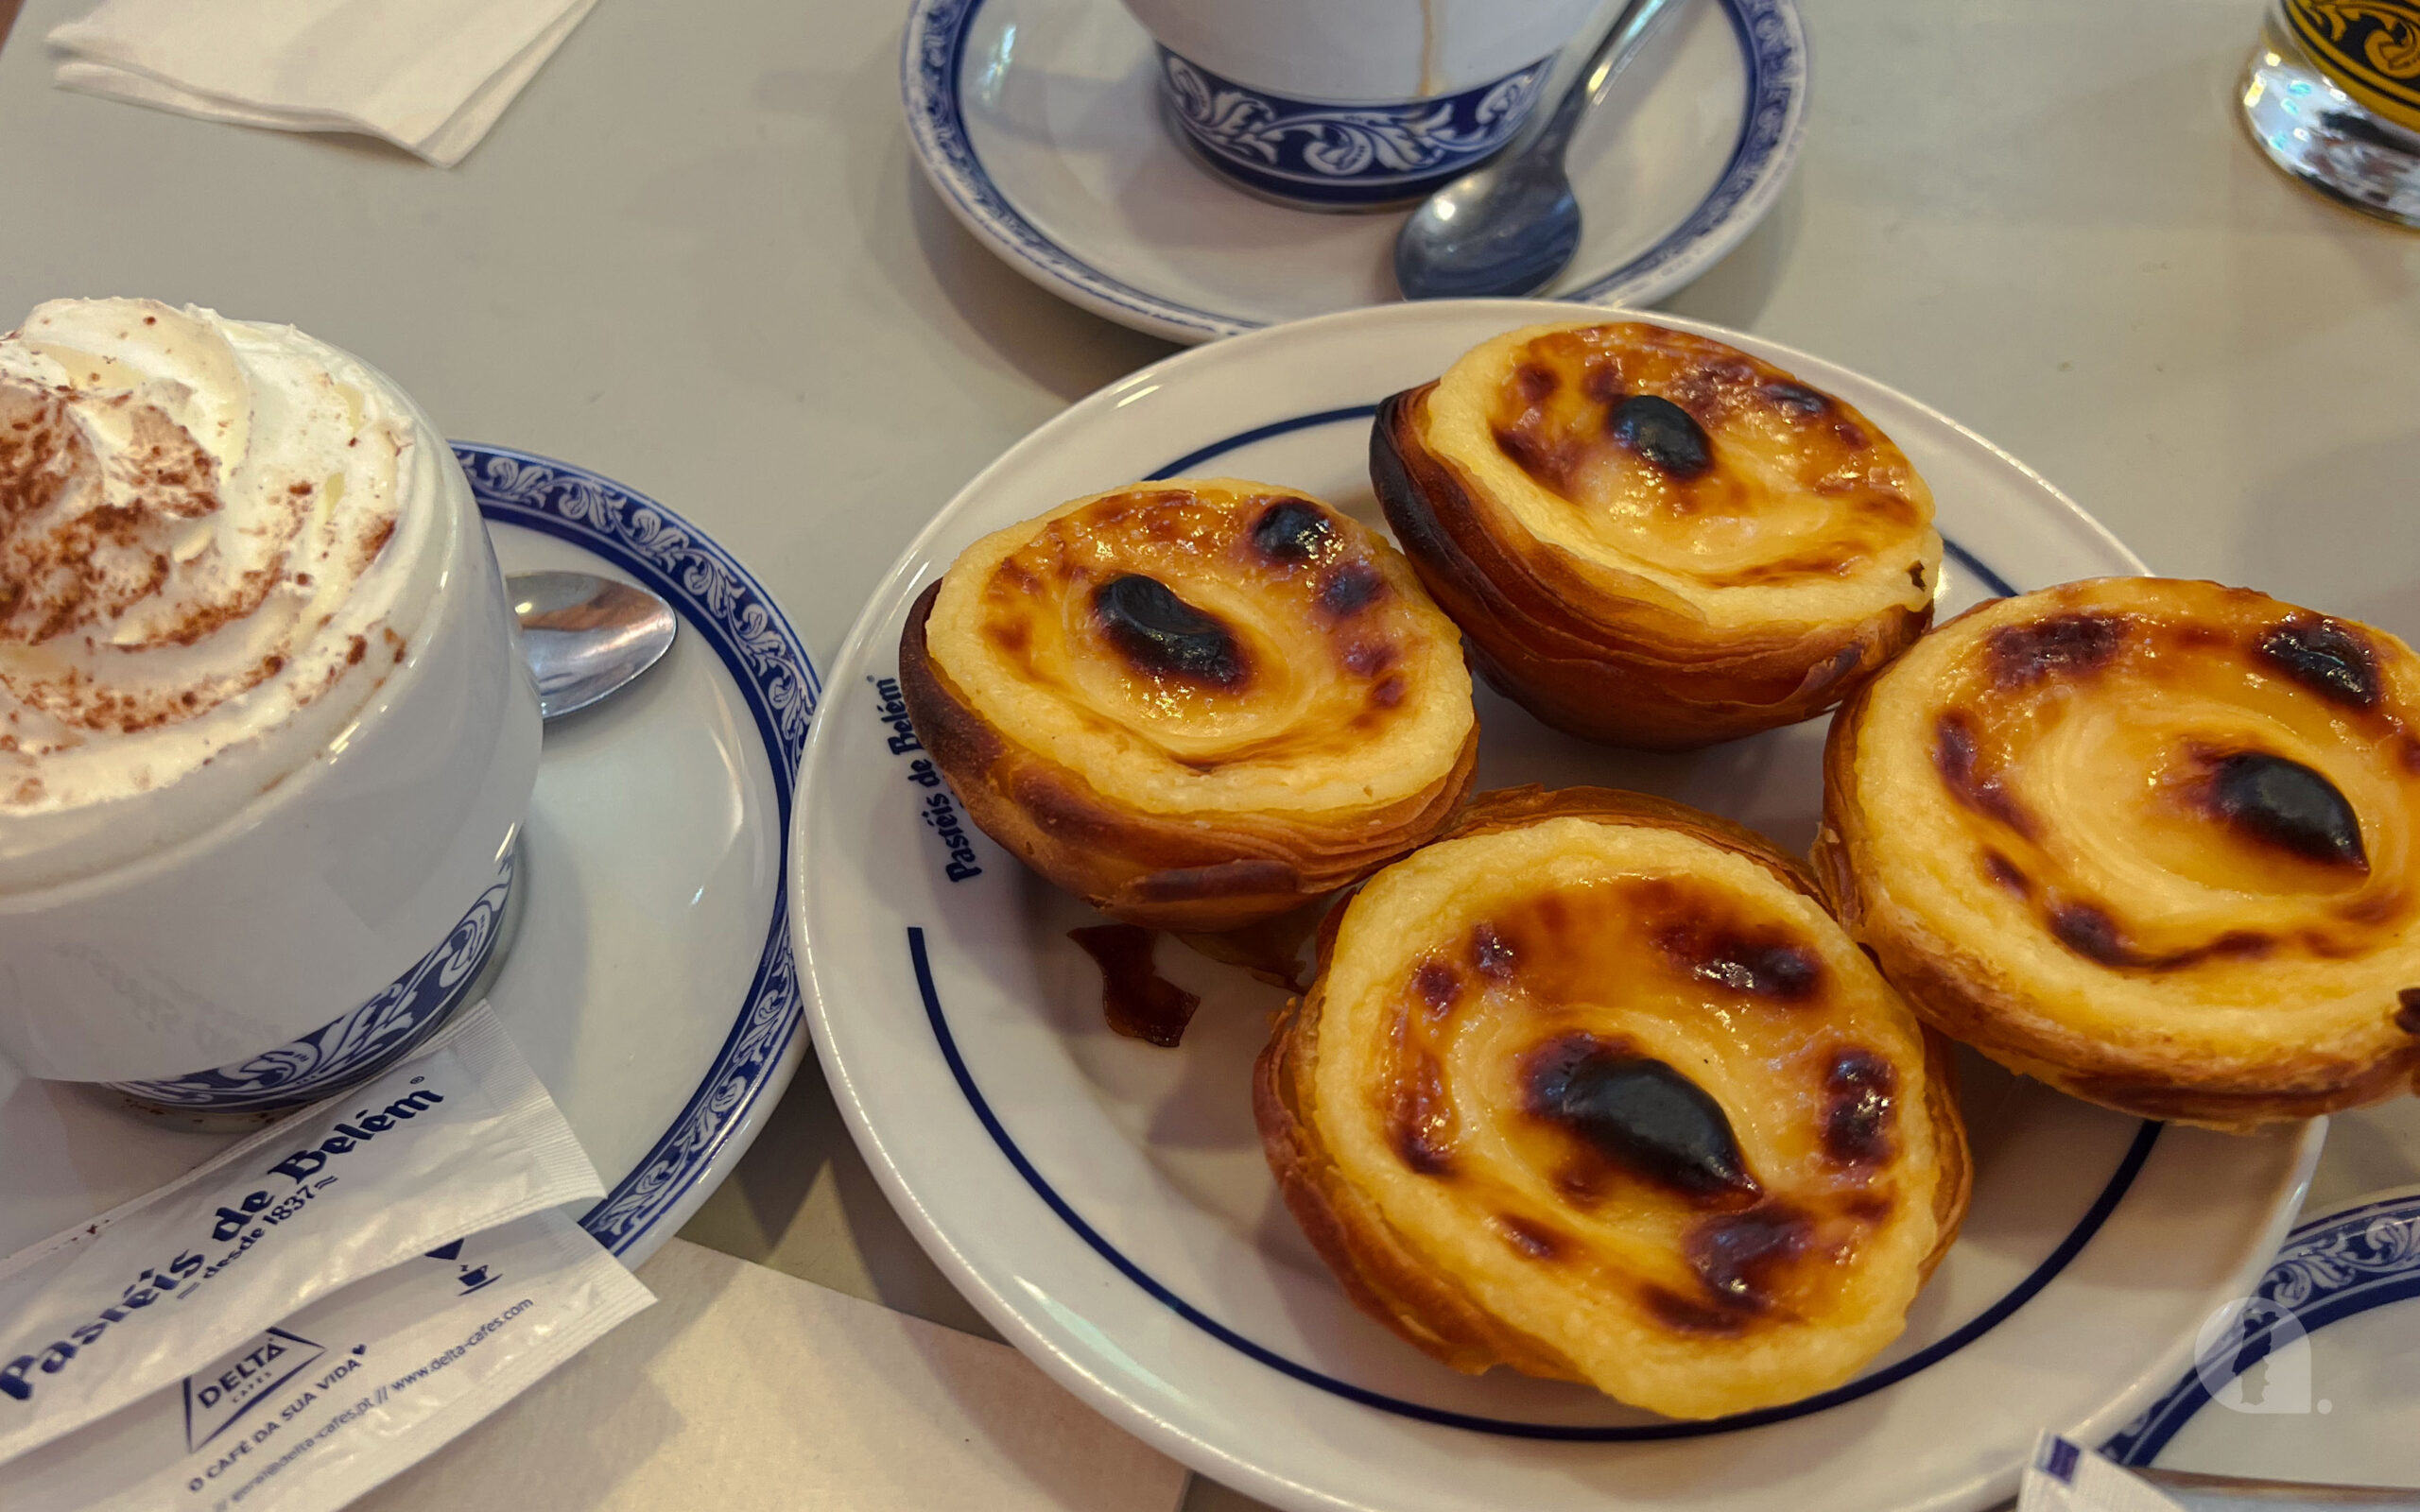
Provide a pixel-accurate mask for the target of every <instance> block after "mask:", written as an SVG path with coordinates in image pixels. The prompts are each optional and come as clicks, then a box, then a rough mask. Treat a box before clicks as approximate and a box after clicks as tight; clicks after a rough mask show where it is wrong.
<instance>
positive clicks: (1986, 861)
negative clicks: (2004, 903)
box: [1983, 851, 2033, 898]
mask: <svg viewBox="0 0 2420 1512" xmlns="http://www.w3.org/2000/svg"><path fill="white" fill-rule="evenodd" d="M1983 875H1984V876H1986V877H1989V878H1991V879H1992V881H1994V882H1996V883H1997V884H1998V885H2001V886H2003V887H2005V888H2007V889H2008V890H2009V891H2011V892H2013V893H2014V894H2016V895H2017V896H2018V897H2019V898H2031V897H2032V896H2033V879H2031V877H2028V876H2027V875H2026V874H2025V871H2024V868H2020V867H2019V866H2018V865H2017V864H2016V863H2015V862H2014V861H2011V860H2010V859H2009V858H2008V857H2006V856H2004V855H2002V854H2000V853H1999V852H1998V851H1984V852H1983Z"/></svg>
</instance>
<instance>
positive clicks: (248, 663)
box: [0, 300, 441, 869]
mask: <svg viewBox="0 0 2420 1512" xmlns="http://www.w3.org/2000/svg"><path fill="white" fill-rule="evenodd" d="M415 413H416V412H414V411H413V410H412V409H411V407H410V404H409V401H407V400H406V399H404V397H403V396H402V395H401V394H399V393H397V392H396V391H395V390H394V389H393V388H392V387H390V386H389V385H388V384H387V382H386V381H385V380H384V379H382V378H380V377H379V376H378V375H377V374H375V373H373V372H372V371H371V370H370V369H368V368H366V367H365V366H363V365H362V364H360V363H358V362H356V361H354V359H352V358H350V357H348V356H346V355H345V354H344V353H342V352H337V350H335V349H334V348H332V347H329V346H326V345H324V344H323V343H320V342H319V341H315V340H313V339H312V338H310V337H309V336H306V335H302V334H301V333H300V332H297V331H294V330H292V329H290V328H288V327H284V326H268V325H253V324H248V323H245V322H242V321H235V320H228V319H223V318H220V317H219V316H217V315H216V314H215V313H214V312H212V311H209V310H204V309H199V308H190V307H189V308H186V309H183V310H178V309H175V308H172V307H170V306H168V305H165V304H161V303H158V302H155V301H148V300H93V301H53V302H51V303H47V304H43V305H41V306H39V307H38V308H36V309H35V310H34V311H33V312H32V313H31V314H30V315H28V316H27V317H26V320H25V322H24V324H23V325H22V326H21V327H20V328H19V329H18V330H17V331H15V332H13V333H11V334H9V335H7V336H5V337H0V866H5V865H6V864H7V863H9V862H11V861H13V860H18V859H23V858H24V857H25V856H26V853H27V852H28V851H30V850H34V849H50V848H51V846H52V843H53V842H56V841H57V840H60V839H62V838H66V835H64V834H62V833H61V831H62V828H64V829H67V830H72V831H74V832H76V833H78V834H79V835H81V836H83V837H84V838H90V837H91V835H92V834H93V833H94V832H95V824H96V823H97V822H99V821H100V820H101V817H102V816H100V815H99V814H96V813H92V812H89V811H95V810H96V809H109V810H112V811H122V809H123V806H124V804H125V800H129V799H136V798H138V797H140V796H142V795H147V794H160V793H163V792H164V791H165V790H168V789H171V788H175V787H178V786H180V785H181V784H183V785H191V784H192V783H193V782H195V780H196V778H197V774H199V773H200V772H201V771H202V769H203V768H204V767H206V766H211V765H214V764H224V765H233V766H235V767H238V768H241V769H242V770H241V772H240V774H239V775H238V776H231V777H230V778H229V779H227V780H225V781H220V782H205V783H202V784H201V785H202V786H205V787H220V788H225V789H227V790H228V794H229V795H232V796H236V797H241V796H248V795H250V794H255V793H258V792H259V791H261V790H263V789H264V788H265V787H266V786H269V785H273V784H274V783H275V782H277V781H279V780H280V779H282V777H283V776H284V775H285V772H287V771H288V770H290V769H291V768H292V767H293V766H294V765H298V764H299V763H300V762H301V761H302V760H307V759H308V757H309V756H310V755H311V754H312V753H313V752H314V751H316V749H317V748H318V747H319V746H320V745H321V744H324V742H325V740H326V739H327V737H328V736H330V735H331V734H333V733H334V732H335V731H336V730H338V729H340V728H341V726H342V724H343V723H344V722H345V721H346V720H347V719H349V718H350V717H351V716H352V715H353V714H354V713H356V712H357V711H358V710H359V709H360V707H361V705H362V704H363V702H364V701H365V700H366V699H367V698H368V697H369V696H370V694H371V693H372V692H373V691H374V690H375V688H376V687H377V685H378V684H379V682H380V681H382V680H383V679H385V678H386V677H387V676H388V675H389V673H390V672H391V671H392V669H393V668H394V666H395V665H396V663H397V662H400V661H402V660H403V658H404V655H405V651H406V646H407V644H408V638H409V636H410V634H411V632H412V630H413V629H414V628H415V627H416V626H417V623H418V620H419V617H420V614H421V613H422V612H423V610H424V608H425V605H426V602H427V600H428V598H429V597H430V595H431V594H432V593H433V592H434V585H433V583H431V582H430V581H428V578H429V573H428V572H425V571H422V570H420V569H421V568H422V567H423V564H424V561H425V558H427V557H428V555H429V554H428V552H427V551H426V550H425V549H424V547H425V544H426V541H427V540H428V539H429V538H430V536H431V534H432V532H433V531H435V530H436V529H437V528H438V526H437V524H436V523H435V522H433V521H432V520H431V518H430V517H431V516H433V515H436V514H439V513H441V509H440V508H439V507H438V503H439V501H438V500H436V499H433V498H429V497H427V495H429V494H430V493H432V492H433V491H436V490H437V485H436V484H435V482H434V481H433V478H434V473H433V471H432V470H433V468H434V467H435V465H436V460H437V459H435V458H433V457H430V456H427V455H423V454H426V453H428V452H430V451H433V450H438V449H440V448H439V447H438V446H436V445H435V444H433V443H431V442H429V441H427V440H426V439H424V438H423V435H422V433H421V429H420V427H419V425H418V424H417V423H416V419H415ZM253 747H265V748H262V749H260V750H259V752H258V753H257V754H255V755H246V754H243V753H242V752H243V751H244V750H247V749H251V748H253ZM237 789H240V790H241V792H240V793H238V792H237V791H236V790H237ZM134 807H135V808H137V809H141V810H143V811H145V812H146V813H147V814H148V816H149V817H148V818H147V821H146V822H144V823H143V824H142V825H141V828H142V829H143V830H144V831H146V832H147V834H146V835H144V836H127V837H122V838H138V839H142V840H144V841H145V843H153V844H156V843H163V842H164V841H166V840H169V839H172V838H175V837H176V836H177V834H178V833H190V832H191V831H192V830H193V829H194V828H196V827H197V826H198V825H199V824H201V823H207V822H208V821H209V820H210V819H212V818H214V817H217V816H223V814H224V813H225V812H226V810H227V807H228V805H227V803H226V802H225V801H223V800H221V801H211V802H207V803H204V804H203V808H206V809H208V810H212V811H215V812H211V813H203V812H200V811H199V810H193V809H192V806H191V805H186V804H178V805H172V807H175V808H182V809H186V810H188V812H184V813H182V814H175V813H170V812H168V811H167V810H166V809H164V808H163V807H162V806H161V805H159V804H156V803H138V804H135V805H134ZM78 812H84V816H85V819H86V820H87V821H88V822H80V823H77V824H74V825H71V826H64V827H62V826H61V825H60V824H58V823H55V822H54V823H51V824H47V825H43V824H39V823H37V824H32V825H28V824H26V823H24V822H19V821H38V820H42V819H43V818H45V817H48V818H51V819H53V820H57V819H61V818H65V817H68V816H73V815H76V814H78ZM108 822H109V823H110V824H112V825H114V824H115V822H116V821H115V819H113V818H112V819H111V820H110V821H108ZM37 830H42V831H45V832H47V833H46V834H45V835H43V836H40V837H38V836H37V835H36V833H35V831H37ZM38 838H39V839H40V840H41V842H42V843H41V844H39V845H37V844H36V843H35V842H36V841H37V839H38ZM104 849H106V850H110V851H122V850H124V849H125V847H124V846H122V845H117V844H112V845H109V846H106V847H104ZM53 869H55V868H53Z"/></svg>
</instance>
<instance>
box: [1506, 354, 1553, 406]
mask: <svg viewBox="0 0 2420 1512" xmlns="http://www.w3.org/2000/svg"><path fill="white" fill-rule="evenodd" d="M1560 387H1563V380H1562V379H1560V378H1558V377H1556V376H1555V371H1554V369H1552V368H1547V367H1542V366H1540V365H1539V364H1537V363H1534V362H1525V363H1523V364H1521V366H1519V367H1518V368H1515V369H1513V390H1514V391H1515V392H1516V393H1518V394H1519V395H1520V396H1521V399H1522V401H1523V403H1525V404H1543V403H1545V402H1546V400H1547V399H1548V398H1549V397H1551V396H1552V395H1553V393H1554V391H1555V390H1556V389H1558V388H1560Z"/></svg>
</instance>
